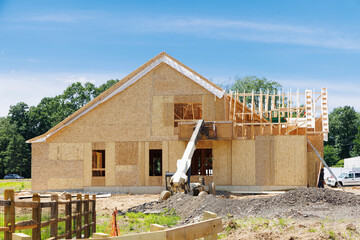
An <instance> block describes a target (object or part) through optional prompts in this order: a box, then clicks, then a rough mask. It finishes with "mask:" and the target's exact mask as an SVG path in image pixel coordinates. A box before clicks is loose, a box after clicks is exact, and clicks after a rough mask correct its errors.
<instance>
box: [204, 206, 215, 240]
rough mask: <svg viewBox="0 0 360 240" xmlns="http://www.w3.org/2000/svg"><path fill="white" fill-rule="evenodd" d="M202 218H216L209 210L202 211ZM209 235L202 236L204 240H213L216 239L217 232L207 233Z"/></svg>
mask: <svg viewBox="0 0 360 240" xmlns="http://www.w3.org/2000/svg"><path fill="white" fill-rule="evenodd" d="M203 218H204V220H209V219H213V218H217V214H216V213H213V212H209V211H204V213H203ZM209 234H211V235H209V236H207V237H204V240H215V239H217V233H209Z"/></svg>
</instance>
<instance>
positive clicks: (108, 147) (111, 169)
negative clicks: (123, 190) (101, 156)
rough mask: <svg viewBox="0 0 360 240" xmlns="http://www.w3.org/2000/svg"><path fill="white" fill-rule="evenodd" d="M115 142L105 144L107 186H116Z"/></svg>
mask: <svg viewBox="0 0 360 240" xmlns="http://www.w3.org/2000/svg"><path fill="white" fill-rule="evenodd" d="M115 159H116V158H115V142H106V143H105V186H108V187H113V186H115V185H116V175H117V172H116V161H115Z"/></svg>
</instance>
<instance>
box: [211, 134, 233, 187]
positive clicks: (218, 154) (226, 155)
mask: <svg viewBox="0 0 360 240" xmlns="http://www.w3.org/2000/svg"><path fill="white" fill-rule="evenodd" d="M212 153H213V177H214V182H215V185H231V174H232V173H231V172H232V171H231V167H232V166H231V141H213V148H212Z"/></svg>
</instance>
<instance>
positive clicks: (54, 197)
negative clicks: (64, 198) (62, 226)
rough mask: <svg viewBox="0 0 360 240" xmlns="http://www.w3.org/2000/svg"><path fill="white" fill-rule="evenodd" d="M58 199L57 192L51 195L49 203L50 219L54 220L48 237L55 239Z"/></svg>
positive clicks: (56, 233)
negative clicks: (50, 202)
mask: <svg viewBox="0 0 360 240" xmlns="http://www.w3.org/2000/svg"><path fill="white" fill-rule="evenodd" d="M58 200H59V196H58V195H57V194H52V195H51V201H53V204H52V205H51V220H53V219H55V222H54V223H51V226H50V237H55V239H56V237H57V235H58V213H59V209H58Z"/></svg>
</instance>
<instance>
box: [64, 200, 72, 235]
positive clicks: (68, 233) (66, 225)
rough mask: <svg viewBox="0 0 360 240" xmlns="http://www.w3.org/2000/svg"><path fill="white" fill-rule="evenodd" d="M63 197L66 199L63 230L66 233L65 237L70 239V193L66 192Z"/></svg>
mask: <svg viewBox="0 0 360 240" xmlns="http://www.w3.org/2000/svg"><path fill="white" fill-rule="evenodd" d="M65 199H66V200H68V202H67V203H66V205H65V215H66V217H67V220H66V222H65V232H66V234H67V236H66V239H71V238H72V234H71V231H72V229H71V220H72V214H71V212H72V203H71V194H69V193H67V194H66V195H65Z"/></svg>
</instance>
